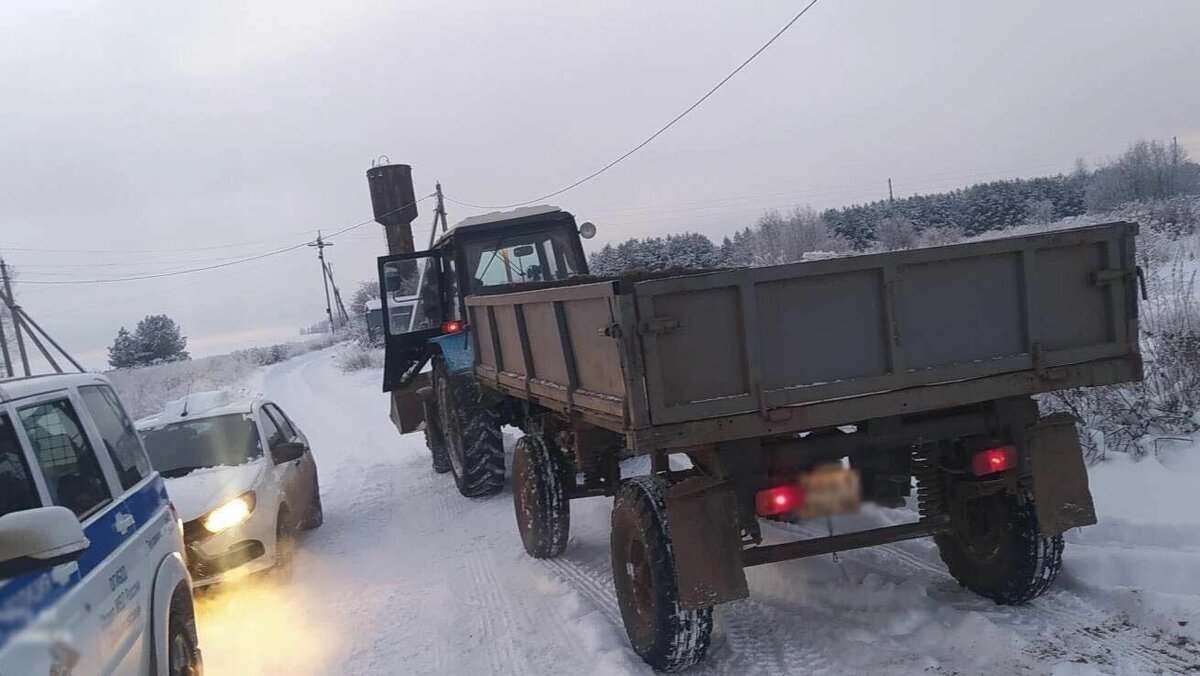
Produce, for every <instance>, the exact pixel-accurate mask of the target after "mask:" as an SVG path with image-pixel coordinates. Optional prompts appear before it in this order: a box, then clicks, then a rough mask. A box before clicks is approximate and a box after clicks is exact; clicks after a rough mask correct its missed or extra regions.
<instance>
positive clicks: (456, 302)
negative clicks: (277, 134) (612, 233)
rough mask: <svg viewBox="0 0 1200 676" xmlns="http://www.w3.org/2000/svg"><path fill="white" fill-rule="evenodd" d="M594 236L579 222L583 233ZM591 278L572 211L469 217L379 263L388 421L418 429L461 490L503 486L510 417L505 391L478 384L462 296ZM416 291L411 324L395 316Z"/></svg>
mask: <svg viewBox="0 0 1200 676" xmlns="http://www.w3.org/2000/svg"><path fill="white" fill-rule="evenodd" d="M593 233H594V228H593V227H592V226H591V224H587V223H585V224H584V227H583V234H584V236H591V235H592V234H593ZM587 274H588V270H587V259H586V257H585V256H584V253H583V247H582V245H581V243H580V228H579V227H578V226H577V225H576V223H575V217H574V216H572V215H571V214H570V213H568V212H566V211H562V210H561V209H558V208H556V207H547V206H542V207H526V208H522V209H517V210H515V211H510V212H497V213H492V214H486V215H483V216H476V217H473V218H468V219H466V220H464V221H462V222H461V223H459V224H458V225H456V226H454V227H453V228H450V229H449V230H448V231H446V232H445V233H444V234H443V235H442V236H441V237H440V238H438V239H437V240H436V241H435V242H434V243H433V245H432V246H431V247H430V249H429V250H428V251H417V252H412V253H402V254H397V255H392V256H384V257H381V258H380V259H379V288H380V297H381V299H382V300H383V321H384V336H385V338H384V342H385V347H386V357H385V363H384V377H383V389H384V391H385V392H391V393H392V395H393V396H392V420H393V422H395V423H396V426H397V428H398V429H399V430H400V432H401V433H402V434H404V433H408V432H414V431H416V430H418V429H424V431H425V440H426V444H427V445H428V446H429V450H430V452H431V454H432V456H433V468H434V470H435V471H437V472H452V473H453V475H454V480H455V483H456V484H457V485H458V490H459V492H460V493H462V494H463V495H465V496H467V497H482V496H487V495H492V494H495V493H497V492H499V491H500V490H501V489H502V488H503V487H504V445H503V438H502V436H501V433H500V427H501V425H503V424H506V423H507V422H509V418H510V417H511V414H510V413H509V412H508V411H507V410H506V408H505V407H506V404H505V402H504V401H503V398H502V397H500V396H498V395H497V394H495V392H494V391H493V390H490V389H487V388H480V387H479V386H478V384H477V383H476V380H475V373H474V367H475V352H476V349H477V348H478V345H477V344H476V340H477V336H476V334H475V333H473V332H472V331H471V326H470V323H469V322H468V321H467V311H466V304H465V298H466V297H467V296H469V295H476V294H490V293H505V292H511V291H517V290H522V289H536V288H543V287H546V286H558V285H561V284H564V283H570V282H568V280H570V279H571V278H573V277H574V278H578V277H579V276H581V275H587ZM413 296H416V297H417V301H416V307H415V309H412V310H411V321H408V322H401V321H397V320H396V318H397V317H399V316H400V314H401V313H402V310H401V304H411V302H412V301H411V299H412V297H413ZM430 363H432V368H428V369H427V368H426V365H428V364H430ZM422 422H423V423H424V424H423V425H422Z"/></svg>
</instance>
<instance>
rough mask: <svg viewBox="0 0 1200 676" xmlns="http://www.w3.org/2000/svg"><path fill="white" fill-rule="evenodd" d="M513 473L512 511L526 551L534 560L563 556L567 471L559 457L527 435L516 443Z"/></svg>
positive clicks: (537, 436)
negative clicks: (513, 510) (514, 513)
mask: <svg viewBox="0 0 1200 676" xmlns="http://www.w3.org/2000/svg"><path fill="white" fill-rule="evenodd" d="M512 472H513V507H514V508H515V511H516V514H517V529H518V530H520V531H521V543H522V544H524V545H525V551H526V552H528V553H529V555H530V556H532V557H534V558H535V559H549V558H553V557H555V556H558V555H559V554H562V552H563V550H564V549H566V548H567V537H568V536H569V535H570V533H571V505H570V503H569V502H568V500H567V490H566V479H567V477H568V476H569V472H570V468H569V467H568V466H567V463H566V461H565V458H563V456H562V453H559V452H557V449H554V448H552V447H551V446H550V444H548V443H547V442H546V440H545V439H544V438H542V436H541V435H540V434H536V433H534V434H526V435H525V436H523V437H521V438H520V439H518V440H517V448H516V452H515V453H513V465H512Z"/></svg>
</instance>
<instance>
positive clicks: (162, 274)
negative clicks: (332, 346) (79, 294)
mask: <svg viewBox="0 0 1200 676" xmlns="http://www.w3.org/2000/svg"><path fill="white" fill-rule="evenodd" d="M430 197H433V193H430V194H428V195H426V196H424V197H422V198H420V199H418V200H414V201H413V202H412V203H410V204H405V205H404V206H402V207H400V208H398V209H393V210H392V211H390V212H388V213H395V212H397V211H400V210H401V209H407V208H408V207H411V206H412V205H413V204H417V203H419V202H423V201H424V200H427V199H429V198H430ZM384 215H385V216H386V215H387V214H384ZM374 222H375V219H374V218H370V219H367V220H365V221H360V222H358V223H355V224H354V225H351V226H348V227H345V228H342V229H341V230H338V231H337V232H335V233H333V234H332V235H330V236H328V237H326V238H325V239H326V240H330V239H333V238H334V237H337V236H338V235H342V234H345V233H347V232H350V231H351V230H355V229H357V228H361V227H362V226H364V225H367V224H369V223H374ZM306 246H308V242H307V241H304V242H300V243H299V244H293V245H291V246H286V247H283V248H281V249H275V250H273V251H267V252H265V253H261V254H257V255H254V256H247V257H244V258H237V259H234V260H230V261H225V262H223V263H217V264H214V265H205V266H201V267H198V268H189V269H186V270H172V271H169V272H158V273H153V274H146V275H132V276H129V277H108V278H101V279H77V280H49V279H46V280H31V281H24V282H21V283H22V284H27V285H39V286H48V285H55V286H60V285H77V284H112V283H116V282H135V281H139V280H144V279H160V278H163V277H178V276H180V275H190V274H193V273H196V272H205V271H208V270H216V269H219V268H226V267H229V266H231V265H238V264H241V263H249V262H251V261H257V260H262V259H264V258H269V257H271V256H278V255H279V254H284V253H287V252H289V251H295V250H296V249H300V248H302V247H306Z"/></svg>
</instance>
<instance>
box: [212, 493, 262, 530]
mask: <svg viewBox="0 0 1200 676" xmlns="http://www.w3.org/2000/svg"><path fill="white" fill-rule="evenodd" d="M253 511H254V491H249V492H247V493H242V494H241V495H239V496H237V497H236V498H234V499H232V500H230V501H229V502H226V503H225V504H223V505H221V506H220V507H218V508H216V509H214V510H213V511H211V512H209V513H208V515H207V516H205V517H204V528H205V530H207V531H208V532H210V533H220V532H221V531H223V530H227V529H230V528H233V527H234V526H236V525H238V524H239V523H241V522H243V521H245V520H246V519H247V518H249V516H250V513H251V512H253Z"/></svg>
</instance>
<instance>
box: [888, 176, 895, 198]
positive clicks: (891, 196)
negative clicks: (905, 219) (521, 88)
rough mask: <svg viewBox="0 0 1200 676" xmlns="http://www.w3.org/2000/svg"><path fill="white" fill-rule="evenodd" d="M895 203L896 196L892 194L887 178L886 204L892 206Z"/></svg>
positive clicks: (889, 181) (889, 179)
mask: <svg viewBox="0 0 1200 676" xmlns="http://www.w3.org/2000/svg"><path fill="white" fill-rule="evenodd" d="M895 202H896V196H895V195H894V194H892V179H891V178H888V203H891V204H894V203H895Z"/></svg>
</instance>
